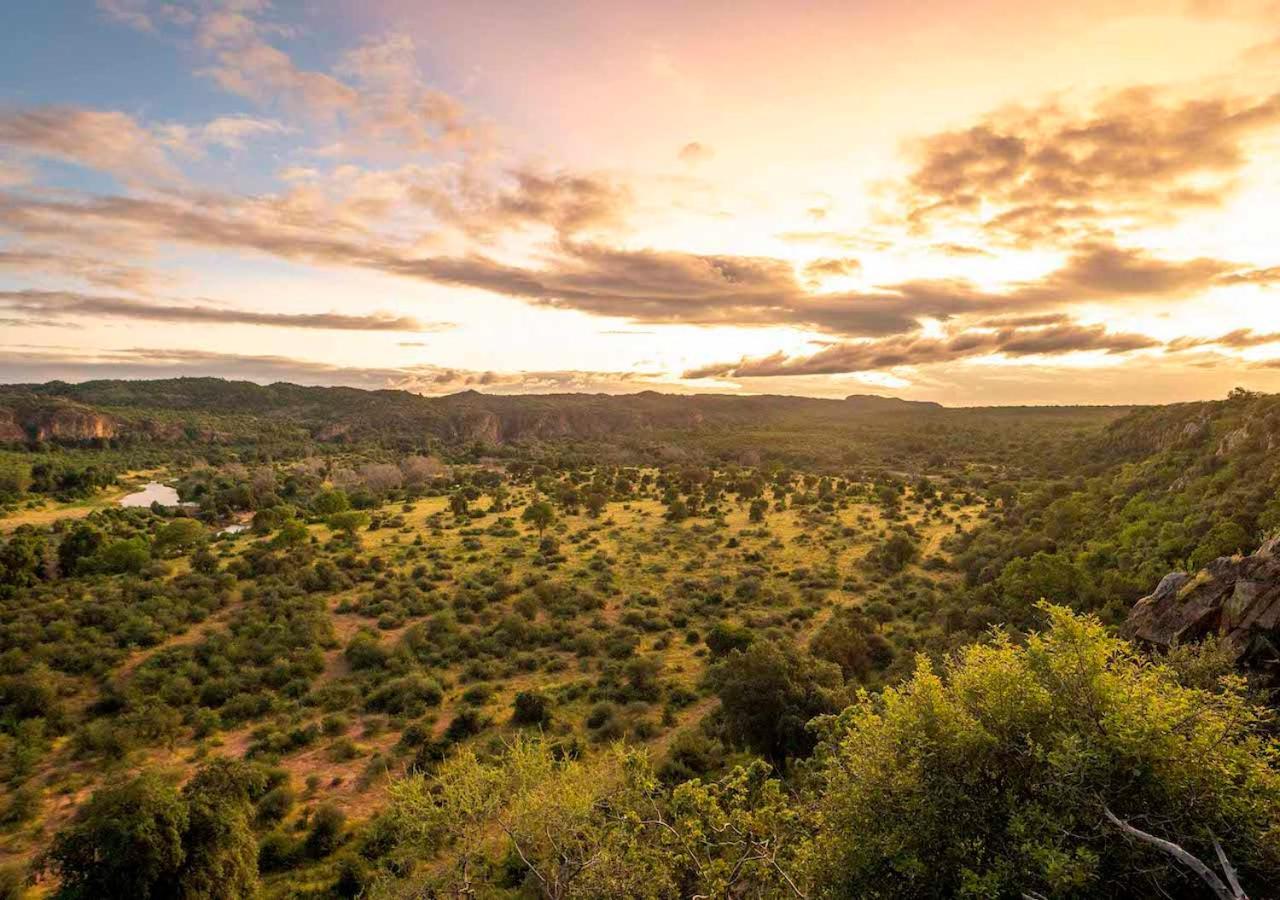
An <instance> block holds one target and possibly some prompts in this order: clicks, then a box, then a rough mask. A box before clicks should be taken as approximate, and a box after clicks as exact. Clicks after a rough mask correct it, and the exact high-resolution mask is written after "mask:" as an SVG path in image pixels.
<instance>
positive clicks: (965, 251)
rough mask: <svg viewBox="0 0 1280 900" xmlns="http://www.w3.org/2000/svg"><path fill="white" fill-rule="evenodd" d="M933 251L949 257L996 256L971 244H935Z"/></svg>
mask: <svg viewBox="0 0 1280 900" xmlns="http://www.w3.org/2000/svg"><path fill="white" fill-rule="evenodd" d="M933 249H934V250H935V251H936V252H938V253H942V254H945V255H947V256H995V254H994V253H992V252H991V251H990V250H984V249H983V248H981V247H974V246H971V245H969V244H952V243H943V244H934V245H933Z"/></svg>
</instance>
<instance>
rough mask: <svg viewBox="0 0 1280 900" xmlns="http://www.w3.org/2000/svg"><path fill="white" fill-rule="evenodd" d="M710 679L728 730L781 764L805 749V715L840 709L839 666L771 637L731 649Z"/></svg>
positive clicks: (811, 739) (808, 746)
mask: <svg viewBox="0 0 1280 900" xmlns="http://www.w3.org/2000/svg"><path fill="white" fill-rule="evenodd" d="M708 680H709V683H710V685H711V688H712V690H714V691H715V693H716V696H718V697H719V698H720V707H721V710H722V712H723V714H724V719H725V723H726V725H727V727H728V730H729V733H730V734H731V735H732V736H733V737H734V738H735V739H737V740H740V741H742V742H743V743H745V744H746V745H747V746H748V747H750V748H751V749H752V750H755V751H756V752H757V753H759V754H760V755H762V756H764V757H765V758H766V759H767V760H769V761H770V762H772V763H774V764H775V765H779V766H781V765H784V764H785V763H786V761H787V760H788V759H789V758H791V757H797V756H807V755H808V754H809V752H810V751H811V750H812V749H813V746H814V743H815V742H816V737H815V736H814V735H813V734H812V733H811V732H809V731H808V730H807V728H806V725H807V724H808V722H809V720H810V719H812V718H814V717H815V716H820V715H829V714H831V713H835V712H837V711H839V710H840V709H841V707H842V705H843V702H844V699H845V698H844V693H843V684H844V683H843V681H842V679H841V677H840V670H839V668H837V667H836V666H835V665H833V664H832V663H829V662H826V661H824V660H818V659H814V658H813V657H812V656H810V655H809V654H808V653H805V652H804V651H802V650H799V649H797V648H796V647H795V646H793V645H792V644H789V643H778V642H775V641H765V640H760V641H755V642H754V643H752V644H751V645H750V646H749V647H747V648H746V649H745V650H734V651H733V652H732V653H730V654H729V655H728V656H727V657H726V658H725V659H723V660H722V661H720V662H719V663H717V664H716V665H715V667H714V668H712V670H711V671H710V673H709V678H708Z"/></svg>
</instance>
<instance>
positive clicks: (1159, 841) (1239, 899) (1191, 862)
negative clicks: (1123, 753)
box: [1102, 806, 1249, 900]
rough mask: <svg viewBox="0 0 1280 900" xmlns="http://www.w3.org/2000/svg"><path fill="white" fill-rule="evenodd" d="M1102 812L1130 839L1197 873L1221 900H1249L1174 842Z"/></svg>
mask: <svg viewBox="0 0 1280 900" xmlns="http://www.w3.org/2000/svg"><path fill="white" fill-rule="evenodd" d="M1102 811H1103V812H1104V813H1106V816H1107V819H1108V820H1109V821H1110V822H1111V824H1112V825H1115V826H1116V827H1117V828H1119V829H1120V830H1121V831H1123V832H1124V833H1125V834H1127V835H1129V836H1130V837H1135V838H1137V839H1138V840H1140V841H1142V842H1144V843H1147V844H1150V845H1151V846H1153V847H1156V848H1157V849H1159V850H1163V851H1164V852H1165V853H1167V854H1169V855H1170V856H1172V857H1173V858H1174V859H1176V860H1177V861H1178V862H1180V863H1182V864H1183V865H1184V866H1186V867H1187V868H1188V869H1190V870H1191V871H1193V872H1195V873H1196V874H1197V875H1199V876H1200V877H1201V879H1203V880H1204V883H1205V884H1207V885H1209V888H1210V890H1212V891H1213V892H1214V894H1215V895H1217V896H1218V897H1219V898H1221V900H1249V898H1248V897H1247V896H1246V895H1245V893H1244V892H1243V891H1240V890H1238V889H1237V890H1234V891H1233V890H1232V889H1231V888H1229V887H1227V886H1226V885H1225V884H1223V883H1222V879H1221V878H1219V877H1218V876H1217V875H1215V874H1214V872H1213V870H1212V869H1210V868H1209V867H1208V866H1206V865H1205V864H1204V863H1202V862H1201V861H1200V860H1199V859H1198V858H1196V857H1195V856H1193V855H1192V854H1190V853H1188V852H1187V851H1186V850H1183V849H1182V848H1181V847H1179V846H1178V845H1177V844H1175V843H1173V841H1166V840H1165V839H1164V838H1158V837H1156V836H1155V835H1154V834H1148V833H1147V832H1145V831H1143V830H1142V829H1141V828H1135V827H1134V826H1132V825H1130V824H1129V823H1128V822H1125V821H1123V820H1121V819H1120V818H1119V817H1118V816H1117V815H1116V814H1115V813H1113V812H1112V811H1111V810H1110V809H1109V808H1107V807H1105V806H1104V807H1103V808H1102ZM1228 877H1230V876H1228Z"/></svg>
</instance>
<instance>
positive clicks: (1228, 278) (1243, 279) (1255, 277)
mask: <svg viewBox="0 0 1280 900" xmlns="http://www.w3.org/2000/svg"><path fill="white" fill-rule="evenodd" d="M1219 280H1220V281H1221V283H1222V284H1261V285H1273V284H1280V266H1271V267H1270V268H1267V269H1249V270H1245V271H1242V272H1232V273H1231V274H1229V275H1224V276H1222V278H1221V279H1219Z"/></svg>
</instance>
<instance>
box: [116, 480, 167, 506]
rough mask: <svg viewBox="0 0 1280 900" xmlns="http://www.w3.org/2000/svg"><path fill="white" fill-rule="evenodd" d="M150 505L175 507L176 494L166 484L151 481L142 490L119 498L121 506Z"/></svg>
mask: <svg viewBox="0 0 1280 900" xmlns="http://www.w3.org/2000/svg"><path fill="white" fill-rule="evenodd" d="M152 503H159V504H160V505H161V506H177V505H178V492H177V491H176V490H174V489H173V488H171V487H169V485H167V484H161V483H160V482H158V481H151V482H148V483H147V485H146V487H144V488H143V489H142V490H140V491H135V492H133V493H132V494H129V495H127V496H124V497H121V498H120V505H121V506H150V505H151V504H152Z"/></svg>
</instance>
